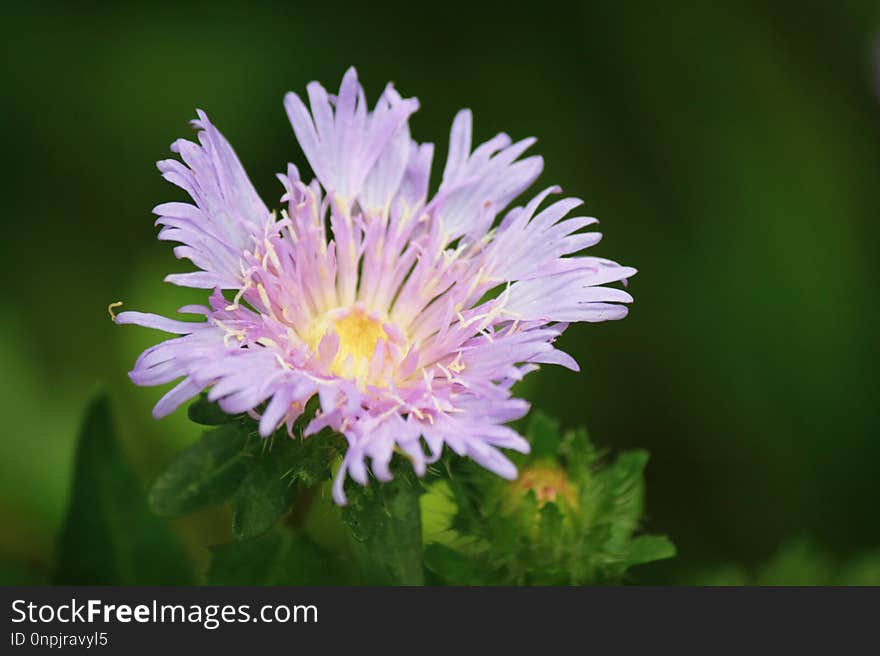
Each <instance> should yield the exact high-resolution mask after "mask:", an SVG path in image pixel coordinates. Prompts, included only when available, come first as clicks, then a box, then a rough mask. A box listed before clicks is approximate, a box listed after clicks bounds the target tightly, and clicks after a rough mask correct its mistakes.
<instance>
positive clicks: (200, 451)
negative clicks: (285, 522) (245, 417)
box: [150, 422, 248, 517]
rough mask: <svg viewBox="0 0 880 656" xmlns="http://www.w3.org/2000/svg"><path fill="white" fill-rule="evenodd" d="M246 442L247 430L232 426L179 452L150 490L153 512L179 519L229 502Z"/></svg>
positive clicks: (241, 468)
mask: <svg viewBox="0 0 880 656" xmlns="http://www.w3.org/2000/svg"><path fill="white" fill-rule="evenodd" d="M247 438H248V429H247V428H246V427H245V426H244V425H242V424H241V423H239V422H233V423H229V424H224V425H223V426H220V427H218V428H215V429H214V430H211V431H208V432H207V433H205V434H204V436H203V437H202V439H201V440H199V441H198V442H196V443H195V444H193V445H192V446H189V447H187V448H186V449H184V450H183V451H181V452H180V453H179V454H178V455H177V457H176V458H175V459H174V460H173V461H172V463H171V464H170V465H169V466H168V469H166V470H165V471H164V472H163V473H162V474H161V475H160V476H159V478H158V479H156V482H155V483H154V484H153V488H152V489H151V490H150V506H151V507H152V509H153V511H154V512H155V513H156V514H158V515H160V516H163V517H179V516H181V515H187V514H189V513H191V512H193V511H195V510H198V509H200V508H203V507H205V506H207V505H210V504H212V503H219V502H222V501H225V500H226V499H227V498H229V497H230V496H231V495H232V494H233V492H235V490H236V489H237V488H238V485H239V484H240V483H241V480H242V478H243V477H244V475H245V472H246V465H245V461H246V458H247V455H246V453H245V444H246V442H247Z"/></svg>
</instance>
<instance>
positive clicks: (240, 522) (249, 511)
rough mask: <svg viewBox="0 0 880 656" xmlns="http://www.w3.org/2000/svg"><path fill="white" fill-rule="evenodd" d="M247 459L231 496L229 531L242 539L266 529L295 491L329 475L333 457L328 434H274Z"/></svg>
mask: <svg viewBox="0 0 880 656" xmlns="http://www.w3.org/2000/svg"><path fill="white" fill-rule="evenodd" d="M263 446H264V448H263V449H261V450H260V452H259V453H258V454H255V455H252V456H250V458H249V460H248V461H247V462H246V465H247V473H246V474H245V477H244V479H243V480H242V481H241V484H240V485H239V486H238V489H237V490H236V491H235V494H234V496H233V498H232V512H233V514H232V533H233V535H234V536H235V538H236V539H239V540H243V539H246V538H249V537H253V536H256V535H259V534H260V533H263V532H264V531H267V530H269V529H270V528H272V526H274V525H275V523H276V522H277V521H278V520H279V519H280V518H281V516H282V515H284V514H285V513H286V512H287V511H288V510H289V509H290V507H291V505H292V504H293V503H294V499H295V498H296V496H297V490H298V489H301V488H307V487H313V486H315V485H318V484H319V483H321V482H323V481H326V480H328V479H329V478H330V464H331V462H332V460H333V458H334V457H335V456H336V448H335V446H334V441H333V440H331V439H330V438H329V436H328V435H316V436H314V437H311V438H308V439H301V438H295V439H290V438H289V437H288V436H287V435H285V434H276V435H275V436H273V437H272V438H270V440H268V441H266V442H264V443H263Z"/></svg>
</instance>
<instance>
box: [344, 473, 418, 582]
mask: <svg viewBox="0 0 880 656" xmlns="http://www.w3.org/2000/svg"><path fill="white" fill-rule="evenodd" d="M395 469H396V470H397V471H395V476H394V480H392V481H389V482H387V483H382V482H379V481H375V480H373V481H370V483H369V485H367V486H366V487H360V486H357V485H352V486H351V487H350V489H349V490H348V505H347V506H345V507H344V508H343V509H342V519H343V521H344V522H345V524H346V525H347V526H348V527H349V528H350V529H351V534H352V538H353V540H354V545H353V546H354V551H355V556H356V558H357V561H358V563H359V565H360V568H361V573H362V576H363V583H365V584H368V585H422V584H423V583H424V568H423V564H422V522H421V511H420V507H419V495H420V494H422V492H423V491H424V488H422V486H421V483H420V482H419V481H418V479H416V477H415V475H414V474H413V473H412V470H411V469H409V468H408V465H407V466H406V467H395Z"/></svg>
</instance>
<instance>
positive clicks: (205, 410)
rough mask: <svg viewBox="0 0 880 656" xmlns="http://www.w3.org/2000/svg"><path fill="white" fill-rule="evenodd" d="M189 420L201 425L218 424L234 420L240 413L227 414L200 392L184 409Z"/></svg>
mask: <svg viewBox="0 0 880 656" xmlns="http://www.w3.org/2000/svg"><path fill="white" fill-rule="evenodd" d="M186 414H187V416H188V417H189V419H190V421H193V422H195V423H197V424H201V425H203V426H220V425H222V424H228V423H229V422H231V421H235V420H236V419H238V418H239V417H240V416H241V415H228V414H226V413H225V412H223V410H221V409H220V406H219V405H217V404H216V403H213V402H211V401H209V400H208V397H207V395H205V394H202V395H201V396H199V398H197V399H196V400H195V401H193V402H192V403H191V404H190V405H189V407H188V408H187V409H186Z"/></svg>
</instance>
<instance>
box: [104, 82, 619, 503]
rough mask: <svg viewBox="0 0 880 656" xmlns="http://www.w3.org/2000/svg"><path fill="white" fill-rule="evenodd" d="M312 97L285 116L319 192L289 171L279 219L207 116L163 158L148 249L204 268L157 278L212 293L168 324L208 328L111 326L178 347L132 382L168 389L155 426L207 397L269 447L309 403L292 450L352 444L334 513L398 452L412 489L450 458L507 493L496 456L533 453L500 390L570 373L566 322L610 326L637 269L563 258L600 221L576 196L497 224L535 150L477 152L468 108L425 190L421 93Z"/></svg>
mask: <svg viewBox="0 0 880 656" xmlns="http://www.w3.org/2000/svg"><path fill="white" fill-rule="evenodd" d="M307 90H308V100H309V103H310V109H309V108H307V107H306V105H305V104H304V103H303V101H302V100H301V99H300V97H299V96H297V95H296V94H294V93H289V94H288V95H287V96H286V97H285V99H284V105H285V108H286V110H287V114H288V116H289V118H290V121H291V123H292V125H293V130H294V132H295V134H296V137H297V140H298V141H299V144H300V146H301V147H302V149H303V152H304V153H305V156H306V158H307V159H308V162H309V164H310V165H311V167H312V169H313V171H314V173H315V176H316V179H314V180H312V181H311V182H310V183H308V184H306V183H305V182H304V181H303V180H302V179H301V178H300V175H299V172H298V171H297V169H296V167H295V166H293V165H292V164H288V166H287V171H286V173H284V174H280V175H279V176H278V177H279V179H280V181H281V183H282V184H283V185H284V195H283V196H282V197H281V202H282V203H283V204H285V207H284V208H283V209H281V211H280V213H276V212H274V211H270V210H269V209H268V208H267V206H266V205H265V204H264V203H263V201H262V200H261V199H260V197H259V196H258V195H257V193H256V191H255V190H254V187H253V186H252V184H251V182H250V181H249V179H248V177H247V174H246V173H245V171H244V169H243V168H242V165H241V163H240V162H239V160H238V158H237V157H236V155H235V152H234V151H233V149H232V147H231V146H230V145H229V143H228V142H227V141H226V139H225V138H224V137H223V136H222V135H221V134H220V132H219V131H218V130H217V128H215V127H214V125H213V124H212V123H211V122H210V121H209V120H208V117H207V116H206V115H205V114H204V112H202V111H199V112H198V119H197V120H195V121H194V122H193V124H194V126H195V127H196V128H197V129H198V141H199V143H193V142H190V141H186V140H178V141H176V142H175V143H174V144H173V145H172V151H173V152H175V153H177V154H178V155H179V156H180V158H181V159H182V160H183V161H182V162H181V161H178V160H176V159H169V160H164V161H161V162H159V164H158V167H159V170H160V171H161V172H162V175H163V176H164V177H165V178H166V179H167V180H168V181H169V182H172V183H174V184H175V185H177V186H179V187H181V188H183V189H184V190H186V191H187V192H188V193H189V195H190V196H191V197H192V200H193V203H192V204H190V203H180V202H174V203H165V204H162V205H159V206H158V207H156V208H155V210H154V211H155V213H156V214H157V215H158V217H159V218H158V220H157V224H158V225H160V226H162V228H161V231H160V232H159V239H163V240H169V241H173V242H178V243H179V245H178V246H176V247H175V248H174V253H175V255H176V256H177V257H179V258H186V259H189V260H190V261H191V262H192V263H193V264H195V265H196V267H198V269H199V270H198V271H195V272H191V273H183V274H172V275H169V276H168V277H167V278H166V280H167V281H168V282H171V283H174V284H177V285H183V286H187V287H197V288H204V289H207V290H212V293H211V295H210V299H209V303H208V304H207V305H206V306H186V307H183V308H181V309H180V312H181V313H185V314H194V315H203V316H204V320H202V321H178V320H173V319H169V318H165V317H161V316H158V315H155V314H146V313H141V312H122V313H120V314H119V315H118V316H116V317H115V321H116V323H118V324H138V325H141V326H146V327H148V328H157V329H160V330H163V331H165V332H168V333H173V334H176V335H179V337H175V338H173V339H169V340H167V341H164V342H162V343H160V344H158V345H156V346H153V347H152V348H150V349H148V350H147V351H145V352H144V353H143V354H142V355H141V356H140V358H139V359H138V361H137V363H136V365H135V367H134V369H133V371H132V372H131V373H130V376H131V379H132V380H133V381H134V382H135V383H136V384H138V385H161V384H164V383H168V382H171V381H175V380H179V381H180V382H179V383H178V384H177V385H176V386H175V387H174V388H173V389H171V391H169V392H168V393H167V394H165V396H163V397H162V398H161V399H160V401H159V402H158V403H157V404H156V406H155V409H154V411H153V415H154V416H155V417H157V418H159V417H162V416H164V415H167V414H168V413H170V412H172V411H173V410H174V409H176V408H177V407H178V406H179V405H180V404H182V403H184V402H185V401H187V400H188V399H191V398H192V397H194V396H196V395H198V394H199V393H200V392H202V391H203V390H206V389H207V390H208V398H209V399H210V400H212V401H216V402H217V403H218V404H219V405H220V407H221V408H222V409H223V410H224V411H226V412H228V413H242V412H249V413H251V414H252V416H254V417H255V418H258V419H259V432H260V434H261V435H263V436H268V435H270V434H272V433H273V432H274V431H275V430H276V429H278V428H279V427H280V426H282V425H286V426H287V429H288V431H291V430H292V426H293V422H294V421H295V420H296V419H297V418H298V417H299V416H300V415H301V414H302V413H303V411H304V408H305V405H306V403H307V401H308V400H309V399H310V398H312V397H313V396H315V395H317V397H318V399H319V401H320V408H319V410H318V411H317V413H316V415H315V417H314V418H313V419H312V420H311V422H310V423H309V424H308V426H307V428H306V430H305V435H306V436H308V435H311V434H314V433H316V432H318V431H320V430H322V429H324V428H327V427H329V428H330V429H332V430H334V431H338V432H339V433H341V434H342V435H344V436H345V438H346V440H347V442H348V450H347V452H346V454H345V456H344V458H343V461H342V464H341V466H340V469H339V472H338V474H337V477H336V480H335V481H334V485H333V496H334V499H335V500H336V502H337V503H340V504H344V503H345V494H344V490H343V483H344V480H345V478H346V476H347V475H350V476H351V477H352V478H353V479H354V480H355V481H357V482H358V483H360V484H365V483H366V482H367V479H368V472H367V461H369V466H370V469H371V470H372V472H373V474H374V475H375V476H376V477H377V478H379V479H380V480H388V479H389V478H390V476H391V474H390V471H389V462H390V460H391V457H392V455H393V453H394V452H395V450H397V451H399V452H402V453H404V454H406V456H408V457H409V459H410V460H411V462H412V465H413V467H414V469H415V471H416V473H418V474H419V475H422V474H423V473H424V472H425V469H426V465H427V464H428V463H430V462H432V461H433V460H435V459H436V458H438V457H439V455H440V453H441V452H442V450H443V448H444V446H448V447H449V448H451V449H452V450H453V451H455V452H456V453H457V454H459V455H463V456H468V457H470V458H472V459H473V460H475V461H476V462H477V463H479V464H480V465H482V466H483V467H486V468H487V469H489V470H491V471H493V472H495V473H497V474H499V475H500V476H503V477H505V478H514V477H515V476H516V468H515V467H514V465H513V464H512V463H511V462H510V460H509V459H508V458H507V457H506V456H505V455H504V454H503V453H502V452H501V450H500V449H513V450H516V451H520V452H528V450H529V444H528V442H527V441H526V440H525V439H524V438H523V437H522V436H520V435H519V434H517V433H516V432H515V431H514V430H512V429H511V428H509V427H508V426H506V425H505V424H506V423H507V422H510V421H513V420H515V419H518V418H520V417H522V416H523V415H524V414H525V413H526V412H527V411H528V404H527V403H526V402H525V401H523V400H521V399H517V398H514V397H513V396H512V394H511V386H512V385H513V384H514V383H515V382H516V381H518V380H520V379H521V378H522V377H523V376H524V375H525V374H527V373H529V372H530V371H533V370H535V369H537V368H538V365H540V364H543V363H550V364H559V365H562V366H564V367H568V368H569V369H573V370H577V368H578V367H577V364H576V362H575V361H574V360H573V359H572V358H571V357H570V356H569V355H567V354H565V353H563V352H561V351H559V350H557V349H556V348H554V346H553V342H554V340H555V339H556V338H557V337H558V336H559V335H560V334H561V333H562V332H563V330H565V328H566V326H567V324H568V323H569V322H573V321H587V322H596V321H605V320H608V319H620V318H622V317H624V316H625V315H626V312H627V308H626V306H625V305H622V304H625V303H629V302H631V301H632V298H631V297H630V295H629V294H627V293H626V292H625V291H623V290H621V289H618V288H613V287H606V286H604V285H605V284H607V283H612V282H616V281H625V279H626V278H628V277H630V276H632V275H633V274H634V273H635V270H634V269H632V268H630V267H625V266H620V265H618V264H616V263H615V262H612V261H609V260H606V259H602V258H598V257H589V256H583V255H576V254H577V253H579V252H580V251H582V250H583V249H585V248H587V247H589V246H592V245H594V244H595V243H596V242H598V241H599V239H600V235H599V233H596V232H581V229H582V228H584V227H586V226H589V225H591V224H594V223H595V222H596V220H595V219H594V218H591V217H583V216H574V217H571V216H568V215H569V213H570V212H571V211H572V210H574V209H575V208H576V207H578V206H579V205H580V204H581V201H579V200H577V199H572V198H564V199H562V200H556V201H555V202H553V203H551V204H549V205H546V206H545V207H542V206H544V205H545V201H547V199H548V197H550V196H551V195H552V194H557V193H559V192H560V190H559V188H557V187H550V188H548V189H545V190H544V191H542V192H541V193H539V194H538V195H537V196H535V197H534V198H533V199H532V200H530V201H529V202H528V203H527V204H525V205H524V206H522V207H515V208H513V209H511V210H509V211H508V212H506V213H505V214H504V215H503V217H502V212H503V211H504V210H505V208H506V207H507V206H508V205H509V204H510V202H511V201H512V200H513V199H515V198H516V197H518V196H519V195H520V194H521V193H522V192H523V191H525V190H526V189H527V188H528V187H529V186H531V184H532V183H533V182H534V181H535V179H536V178H537V177H538V175H539V174H540V172H541V170H542V168H543V160H542V159H541V158H540V157H539V156H534V155H533V156H529V157H523V155H524V153H525V151H526V150H527V149H528V148H529V147H530V146H531V145H532V144H533V142H534V139H523V140H521V141H517V142H515V143H514V142H512V140H511V139H510V137H508V136H507V135H506V134H499V135H497V136H495V137H494V138H492V139H490V140H489V141H487V142H485V143H483V144H481V145H479V146H477V147H476V148H474V149H472V144H471V133H472V117H471V113H470V111H469V110H462V111H461V112H459V113H458V115H457V116H456V117H455V120H454V121H453V124H452V130H451V135H450V143H449V154H448V157H447V160H446V164H445V167H444V169H443V175H442V180H441V182H440V185H439V189H437V191H436V193H434V194H433V195H430V194H429V177H430V172H431V163H432V159H433V151H434V148H433V145H432V144H427V143H426V144H419V143H417V142H415V141H413V140H412V138H411V137H410V132H409V127H408V119H409V116H410V115H411V114H412V113H413V112H415V111H416V110H417V109H418V101H417V100H416V99H415V98H403V97H401V96H400V95H399V94H398V93H397V91H396V90H395V89H394V88H393V87H392V86H391V85H388V86H387V87H386V88H385V90H384V92H383V94H382V96H381V97H380V99H379V101H378V103H377V104H376V106H375V107H374V108H373V110H372V111H370V110H368V107H367V102H366V100H365V97H364V91H363V89H362V88H361V86H360V84H359V83H358V80H357V74H356V73H355V71H354V69H349V70H348V71H347V72H346V74H345V76H344V78H343V80H342V84H341V86H340V89H339V93H338V94H337V95H335V96H333V95H330V94H328V93H327V92H326V91H325V90H324V88H323V87H322V86H321V85H320V84H318V83H317V82H312V83H311V84H309V85H308V87H307ZM498 217H502V218H501V219H500V221H496V219H498ZM224 291H225V292H226V294H225V295H224Z"/></svg>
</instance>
